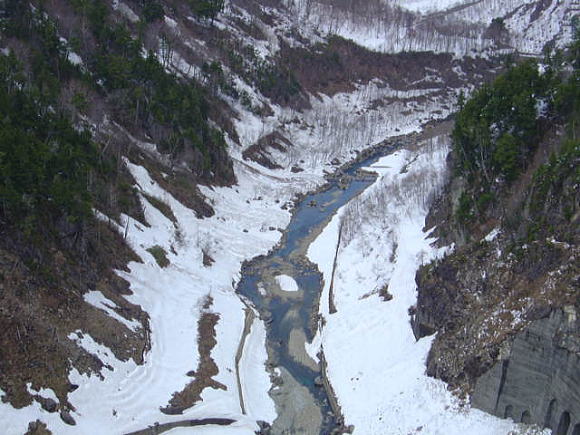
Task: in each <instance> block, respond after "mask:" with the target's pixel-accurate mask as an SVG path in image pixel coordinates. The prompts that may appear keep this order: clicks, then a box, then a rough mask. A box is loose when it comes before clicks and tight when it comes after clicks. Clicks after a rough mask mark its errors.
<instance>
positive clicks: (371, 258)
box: [307, 137, 547, 435]
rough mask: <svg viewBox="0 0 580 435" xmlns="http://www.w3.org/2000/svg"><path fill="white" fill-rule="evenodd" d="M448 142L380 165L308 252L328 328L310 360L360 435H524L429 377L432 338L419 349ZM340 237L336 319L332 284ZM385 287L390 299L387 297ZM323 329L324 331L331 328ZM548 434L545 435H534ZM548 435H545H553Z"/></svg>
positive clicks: (441, 141) (311, 347)
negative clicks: (424, 283)
mask: <svg viewBox="0 0 580 435" xmlns="http://www.w3.org/2000/svg"><path fill="white" fill-rule="evenodd" d="M447 152H448V140H447V138H445V137H439V138H436V139H434V140H430V141H429V142H427V143H425V144H424V145H423V147H422V148H421V149H420V150H419V151H416V152H411V151H407V150H402V151H397V152H395V153H394V154H392V155H390V156H387V157H385V158H382V159H380V160H379V161H378V162H377V163H376V164H375V165H373V166H374V168H373V167H371V168H369V169H371V170H374V171H376V172H378V173H379V178H378V179H377V181H376V182H375V183H374V184H373V185H372V186H370V187H369V188H368V189H367V190H366V191H365V192H364V193H363V194H362V195H361V196H360V197H359V198H357V199H356V200H355V201H354V202H351V203H350V204H348V205H346V206H345V207H343V208H342V209H341V210H339V212H338V213H337V215H336V216H335V217H334V218H333V219H332V221H331V222H330V223H329V224H328V226H327V227H326V228H325V229H324V231H323V232H322V234H321V235H320V236H319V237H318V238H317V239H316V240H315V241H314V242H313V243H312V245H311V246H310V248H309V250H308V256H309V258H310V259H311V260H312V261H313V262H315V263H317V264H318V267H319V269H320V270H321V272H322V273H323V275H324V282H325V285H324V290H323V294H322V297H321V300H320V314H321V315H322V317H323V320H321V321H320V323H319V331H318V334H317V337H316V338H315V340H314V342H313V344H311V345H308V346H307V347H308V351H309V353H310V354H314V353H317V352H318V351H319V350H323V351H324V355H325V357H326V361H327V364H328V368H327V373H328V377H329V379H330V382H331V384H332V386H333V388H334V391H335V393H336V396H337V399H338V402H339V404H340V406H341V408H342V413H343V415H344V417H345V421H346V424H347V425H349V424H352V425H354V433H355V434H363V435H364V434H390V435H391V434H392V435H395V434H401V435H407V434H419V433H421V434H429V435H435V434H441V435H450V434H451V435H453V434H457V435H465V434H474V435H483V434H489V435H498V434H508V433H522V432H520V431H525V430H526V429H525V428H524V427H519V426H518V425H516V424H514V423H513V422H511V421H510V420H502V419H499V418H496V417H493V416H491V415H488V414H485V413H483V412H481V411H479V410H477V409H471V408H470V407H469V405H468V404H465V403H461V402H460V401H459V400H458V399H457V398H456V397H455V396H454V395H453V394H452V393H450V392H449V391H447V388H446V387H447V386H446V384H445V383H444V382H442V381H439V380H436V379H433V378H430V377H428V376H427V375H426V374H425V360H426V357H427V353H428V351H429V348H430V346H431V342H432V339H433V337H426V338H423V339H421V340H419V341H416V340H415V337H414V336H413V332H412V330H411V325H410V317H409V314H408V310H409V308H410V307H411V306H412V305H414V304H415V302H416V284H415V272H416V271H417V269H418V267H419V266H420V265H421V264H423V263H425V262H429V261H430V260H432V259H435V258H437V257H440V256H442V255H444V253H445V252H446V251H447V250H448V249H449V248H447V249H436V248H434V247H433V246H432V245H431V243H432V242H433V241H434V240H433V239H432V238H430V237H429V231H428V232H425V231H423V227H424V224H425V217H426V214H427V212H428V205H429V203H430V200H431V198H432V197H433V195H434V194H435V193H436V192H437V191H438V190H439V189H440V188H441V186H442V184H443V181H444V178H445V158H446V156H447ZM339 231H341V232H342V237H341V244H340V247H339V250H338V256H337V265H336V269H335V270H334V287H333V291H332V298H333V302H334V305H335V306H336V310H337V312H336V313H333V314H330V313H329V309H328V307H329V297H331V296H330V291H329V290H330V289H329V287H330V284H329V283H330V277H331V275H332V273H333V270H332V268H333V262H334V255H335V250H336V244H337V241H338V236H339ZM385 286H387V288H388V293H389V294H391V295H392V297H393V298H392V299H391V300H389V301H384V300H382V299H381V297H380V296H379V290H380V289H381V288H383V287H385ZM323 325H324V326H323ZM535 433H540V432H535ZM546 433H547V432H546Z"/></svg>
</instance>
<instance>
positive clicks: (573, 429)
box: [472, 306, 580, 435]
mask: <svg viewBox="0 0 580 435" xmlns="http://www.w3.org/2000/svg"><path fill="white" fill-rule="evenodd" d="M579 332H580V319H578V312H577V311H576V309H575V308H574V307H571V306H568V307H565V308H563V309H557V310H553V311H552V312H551V313H550V315H549V316H548V317H546V318H543V319H540V320H536V321H534V322H532V323H531V324H530V325H529V326H528V327H527V328H526V329H525V330H523V331H522V332H520V333H519V334H517V335H516V337H515V339H514V341H513V344H512V345H511V349H510V350H509V356H507V358H505V359H502V360H500V361H498V362H497V363H496V364H495V365H494V366H493V367H492V368H491V370H489V371H488V372H487V373H485V374H484V375H483V376H481V377H480V378H479V379H478V380H477V382H476V385H475V391H474V393H473V395H472V404H473V405H474V406H475V407H477V408H480V409H482V410H484V411H486V412H489V413H491V414H494V415H497V416H499V417H502V418H506V417H511V418H512V419H513V420H514V421H516V422H524V423H536V424H538V425H540V426H544V427H549V428H551V429H552V430H553V431H554V432H553V433H554V434H558V435H567V434H577V433H578V431H579V429H580V365H579V362H580V361H579V359H580V352H579V351H580V333H579Z"/></svg>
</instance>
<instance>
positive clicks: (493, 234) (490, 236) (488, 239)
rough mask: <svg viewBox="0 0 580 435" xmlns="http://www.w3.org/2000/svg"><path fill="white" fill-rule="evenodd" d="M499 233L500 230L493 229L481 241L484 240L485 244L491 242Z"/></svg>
mask: <svg viewBox="0 0 580 435" xmlns="http://www.w3.org/2000/svg"><path fill="white" fill-rule="evenodd" d="M500 233H501V230H500V229H499V228H494V229H493V230H491V231H490V232H489V234H487V236H485V237H484V238H483V240H485V241H486V242H491V241H493V240H495V238H496V237H497V236H498V235H499V234H500Z"/></svg>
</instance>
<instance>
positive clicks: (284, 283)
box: [276, 275, 299, 292]
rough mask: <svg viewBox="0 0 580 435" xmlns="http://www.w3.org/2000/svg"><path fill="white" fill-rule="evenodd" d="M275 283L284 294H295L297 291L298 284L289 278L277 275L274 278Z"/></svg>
mask: <svg viewBox="0 0 580 435" xmlns="http://www.w3.org/2000/svg"><path fill="white" fill-rule="evenodd" d="M276 282H277V283H278V285H279V286H280V288H281V289H282V290H283V291H285V292H297V291H298V290H299V288H298V283H297V282H296V281H295V280H294V278H292V277H291V276H288V275H278V276H276Z"/></svg>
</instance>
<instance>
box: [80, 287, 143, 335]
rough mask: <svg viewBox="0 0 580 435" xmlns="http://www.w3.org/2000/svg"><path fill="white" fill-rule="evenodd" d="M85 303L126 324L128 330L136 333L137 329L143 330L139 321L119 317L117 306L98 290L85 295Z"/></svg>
mask: <svg viewBox="0 0 580 435" xmlns="http://www.w3.org/2000/svg"><path fill="white" fill-rule="evenodd" d="M83 298H84V300H85V302H88V303H89V304H91V305H92V306H94V307H96V308H98V309H100V310H103V311H104V312H105V313H107V314H108V315H109V316H111V317H113V318H114V319H116V320H118V321H119V322H121V323H122V324H124V325H125V326H126V327H127V328H129V329H131V330H132V331H136V330H137V328H142V327H143V325H141V323H140V322H139V321H137V320H128V319H126V318H124V317H123V316H121V315H119V314H118V313H117V312H116V311H115V310H114V309H115V308H117V305H116V304H115V303H114V302H113V301H111V300H110V299H107V298H106V297H105V295H103V294H102V293H101V292H100V291H98V290H92V291H89V292H87V293H85V294H84V296H83Z"/></svg>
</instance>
